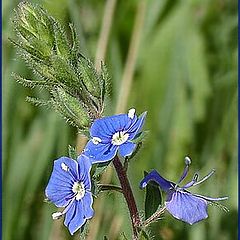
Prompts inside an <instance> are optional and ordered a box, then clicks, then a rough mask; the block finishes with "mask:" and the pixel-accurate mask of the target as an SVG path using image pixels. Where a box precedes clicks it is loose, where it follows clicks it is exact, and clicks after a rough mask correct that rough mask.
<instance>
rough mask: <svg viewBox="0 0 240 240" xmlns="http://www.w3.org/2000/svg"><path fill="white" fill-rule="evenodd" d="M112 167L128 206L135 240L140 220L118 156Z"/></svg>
mask: <svg viewBox="0 0 240 240" xmlns="http://www.w3.org/2000/svg"><path fill="white" fill-rule="evenodd" d="M113 165H114V167H115V169H116V172H117V175H118V178H119V181H120V184H121V187H122V192H123V195H124V197H125V200H126V202H127V205H128V209H129V213H130V217H131V222H132V229H133V239H137V238H138V228H137V227H138V226H139V225H140V218H139V214H138V210H137V205H136V202H135V199H134V196H133V192H132V189H131V186H130V183H129V181H128V177H127V174H126V171H125V170H124V167H123V165H122V163H121V161H120V159H119V157H118V156H115V158H114V160H113Z"/></svg>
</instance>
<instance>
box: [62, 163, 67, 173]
mask: <svg viewBox="0 0 240 240" xmlns="http://www.w3.org/2000/svg"><path fill="white" fill-rule="evenodd" d="M61 168H62V170H64V171H66V172H67V171H68V166H67V165H66V164H65V163H61Z"/></svg>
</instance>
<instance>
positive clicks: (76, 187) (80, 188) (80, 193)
mask: <svg viewBox="0 0 240 240" xmlns="http://www.w3.org/2000/svg"><path fill="white" fill-rule="evenodd" d="M72 191H73V192H74V193H77V195H76V200H80V199H82V198H83V197H84V195H85V188H84V184H83V182H75V183H74V184H73V186H72Z"/></svg>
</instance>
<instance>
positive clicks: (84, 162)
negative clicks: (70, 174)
mask: <svg viewBox="0 0 240 240" xmlns="http://www.w3.org/2000/svg"><path fill="white" fill-rule="evenodd" d="M77 161H78V166H79V170H78V171H79V180H80V181H83V183H84V186H85V190H89V191H90V190H91V180H90V171H91V167H92V163H91V160H90V159H89V158H88V157H87V156H85V155H84V154H81V155H80V156H79V157H78V159H77Z"/></svg>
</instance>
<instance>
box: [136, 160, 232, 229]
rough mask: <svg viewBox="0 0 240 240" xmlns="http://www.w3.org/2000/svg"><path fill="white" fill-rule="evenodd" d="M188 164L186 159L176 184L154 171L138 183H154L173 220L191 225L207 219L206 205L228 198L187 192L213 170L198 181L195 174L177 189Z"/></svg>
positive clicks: (142, 185)
mask: <svg viewBox="0 0 240 240" xmlns="http://www.w3.org/2000/svg"><path fill="white" fill-rule="evenodd" d="M190 163H191V160H190V158H188V157H186V158H185V168H184V171H183V174H182V176H181V177H180V179H179V181H178V182H177V183H174V182H171V181H168V180H166V179H165V178H163V177H162V176H160V175H159V173H158V172H157V171H156V170H153V171H151V172H150V173H149V174H148V175H147V176H146V177H145V178H144V179H143V180H142V181H141V182H140V187H141V188H144V187H146V185H147V184H148V182H149V181H154V182H156V183H157V184H158V185H159V186H160V188H161V189H162V190H163V191H164V192H166V194H167V198H166V201H165V207H166V209H167V210H168V212H169V213H170V214H171V215H173V216H174V217H175V218H177V219H179V220H182V221H184V222H186V223H189V224H191V225H192V224H194V223H197V222H199V221H201V220H203V219H205V218H207V217H208V213H207V207H208V204H210V203H213V204H217V205H219V204H218V201H222V200H227V199H228V197H220V198H211V197H206V196H202V195H198V194H194V193H191V192H189V191H187V189H188V188H190V187H193V186H196V185H199V184H201V183H203V182H204V181H205V180H207V179H208V178H209V177H211V176H212V175H213V174H214V172H215V170H212V171H211V172H210V173H209V174H207V175H206V176H205V177H203V178H202V179H200V180H199V181H198V174H197V173H195V174H194V176H193V179H192V180H191V181H190V182H188V183H186V184H185V185H184V186H183V187H179V184H180V183H181V182H182V181H183V180H184V179H185V177H186V176H187V173H188V170H189V165H190Z"/></svg>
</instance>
